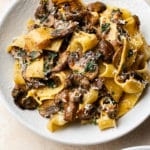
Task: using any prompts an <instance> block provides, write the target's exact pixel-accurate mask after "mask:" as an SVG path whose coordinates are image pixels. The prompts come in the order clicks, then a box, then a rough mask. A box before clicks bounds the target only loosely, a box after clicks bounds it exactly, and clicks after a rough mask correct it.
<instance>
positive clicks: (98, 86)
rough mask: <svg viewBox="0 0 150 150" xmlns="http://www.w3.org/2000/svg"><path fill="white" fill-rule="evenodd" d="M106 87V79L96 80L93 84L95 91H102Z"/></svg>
mask: <svg viewBox="0 0 150 150" xmlns="http://www.w3.org/2000/svg"><path fill="white" fill-rule="evenodd" d="M103 86H104V79H102V78H96V79H95V80H94V81H93V83H92V88H93V89H95V90H101V89H102V88H103Z"/></svg>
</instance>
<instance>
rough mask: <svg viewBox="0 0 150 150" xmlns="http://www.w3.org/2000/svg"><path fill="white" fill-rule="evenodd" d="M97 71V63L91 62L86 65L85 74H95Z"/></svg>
mask: <svg viewBox="0 0 150 150" xmlns="http://www.w3.org/2000/svg"><path fill="white" fill-rule="evenodd" d="M95 70H96V63H95V61H93V60H91V61H89V62H88V63H87V64H86V66H85V69H84V71H85V72H94V71H95Z"/></svg>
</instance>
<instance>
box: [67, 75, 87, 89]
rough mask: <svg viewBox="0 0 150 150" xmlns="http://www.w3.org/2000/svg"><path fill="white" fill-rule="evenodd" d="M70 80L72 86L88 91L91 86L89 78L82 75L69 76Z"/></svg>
mask: <svg viewBox="0 0 150 150" xmlns="http://www.w3.org/2000/svg"><path fill="white" fill-rule="evenodd" d="M69 80H70V81H71V84H72V85H74V86H80V87H82V88H84V89H88V88H89V86H90V82H89V80H88V78H87V77H85V76H84V75H82V74H78V73H73V74H71V75H70V76H69Z"/></svg>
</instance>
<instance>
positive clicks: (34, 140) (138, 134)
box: [0, 0, 150, 150]
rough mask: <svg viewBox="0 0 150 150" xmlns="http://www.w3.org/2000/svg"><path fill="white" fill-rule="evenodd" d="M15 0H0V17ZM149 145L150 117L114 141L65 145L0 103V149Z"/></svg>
mask: <svg viewBox="0 0 150 150" xmlns="http://www.w3.org/2000/svg"><path fill="white" fill-rule="evenodd" d="M14 1H15V0H0V18H1V16H2V15H3V14H4V13H5V12H6V11H7V9H8V7H10V5H11V3H13V2H14ZM137 145H150V118H149V119H147V120H146V121H145V122H144V123H143V124H142V125H141V126H139V127H138V128H137V129H135V130H134V131H132V132H131V133H129V134H127V135H126V136H124V137H122V138H120V139H117V140H115V141H112V142H109V143H105V144H101V145H95V146H86V147H85V146H84V147H83V146H67V145H62V144H58V143H54V142H52V141H50V140H47V139H45V138H42V137H40V136H38V135H36V134H35V133H33V132H32V131H30V130H29V129H27V128H25V127H24V126H22V125H21V124H20V123H19V122H18V121H17V120H16V119H15V118H14V117H13V116H12V115H11V114H10V113H9V112H8V111H7V110H6V108H4V106H3V105H2V104H1V103H0V150H120V149H121V148H125V147H129V146H137Z"/></svg>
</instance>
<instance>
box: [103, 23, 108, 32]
mask: <svg viewBox="0 0 150 150" xmlns="http://www.w3.org/2000/svg"><path fill="white" fill-rule="evenodd" d="M109 30H110V23H104V24H102V26H101V31H102V32H107V31H109Z"/></svg>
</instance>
